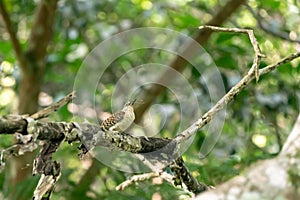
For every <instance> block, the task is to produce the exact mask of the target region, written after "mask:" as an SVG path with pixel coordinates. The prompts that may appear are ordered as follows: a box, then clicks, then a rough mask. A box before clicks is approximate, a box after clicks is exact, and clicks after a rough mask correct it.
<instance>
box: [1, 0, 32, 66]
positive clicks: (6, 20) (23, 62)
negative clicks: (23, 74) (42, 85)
mask: <svg viewBox="0 0 300 200" xmlns="http://www.w3.org/2000/svg"><path fill="white" fill-rule="evenodd" d="M0 12H1V15H2V18H3V21H4V23H5V26H6V30H7V32H8V34H9V36H10V39H11V43H12V45H13V48H14V51H15V54H16V57H17V59H18V61H19V62H20V63H19V64H20V67H21V69H22V70H23V71H26V70H27V69H28V64H27V62H26V59H25V56H24V53H23V51H22V47H21V45H20V42H19V40H18V38H17V34H16V31H15V30H14V28H13V24H12V22H11V20H10V18H9V15H8V13H7V10H6V8H5V5H4V1H3V0H0Z"/></svg>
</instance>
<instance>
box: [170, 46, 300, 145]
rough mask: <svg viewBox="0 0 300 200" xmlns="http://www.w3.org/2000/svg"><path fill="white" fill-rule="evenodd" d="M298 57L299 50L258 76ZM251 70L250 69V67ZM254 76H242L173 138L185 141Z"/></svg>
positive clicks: (268, 67) (269, 66)
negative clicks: (205, 111) (212, 105)
mask: <svg viewBox="0 0 300 200" xmlns="http://www.w3.org/2000/svg"><path fill="white" fill-rule="evenodd" d="M298 57H300V52H296V53H293V54H291V55H289V56H287V57H285V58H283V59H281V60H279V61H278V62H276V63H274V64H271V65H268V66H266V67H264V68H262V69H260V70H259V76H261V75H264V74H266V73H268V72H270V71H273V70H275V69H276V68H277V67H279V66H280V65H283V64H285V63H288V62H291V61H292V60H294V59H296V58H298ZM250 70H251V69H250ZM254 78H255V75H254V74H253V73H248V74H247V75H246V76H244V77H243V78H242V79H241V80H240V81H239V82H238V83H237V84H236V85H235V86H234V87H232V88H231V90H230V91H229V92H227V93H226V95H225V96H223V97H222V98H221V99H220V100H219V101H218V102H217V103H216V105H215V106H214V107H212V108H211V109H210V110H209V111H208V112H207V113H205V114H204V115H203V116H202V117H201V118H200V119H199V120H197V121H196V122H195V123H194V124H192V125H191V126H190V127H189V128H187V129H186V130H185V131H183V132H182V133H180V134H178V135H177V136H176V138H175V140H176V142H177V143H180V142H182V141H185V140H186V139H188V138H189V137H191V136H192V135H193V134H194V132H195V131H196V130H198V129H200V128H202V127H203V126H204V125H206V124H207V123H208V122H210V121H211V119H212V118H213V116H215V115H216V114H217V113H218V112H219V111H220V110H222V109H223V108H224V107H225V105H227V104H228V103H229V102H230V101H232V100H233V98H234V97H235V96H236V95H237V94H239V93H240V92H241V91H242V90H243V89H244V88H245V87H246V86H247V85H249V83H250V82H251V81H252V80H253V79H254Z"/></svg>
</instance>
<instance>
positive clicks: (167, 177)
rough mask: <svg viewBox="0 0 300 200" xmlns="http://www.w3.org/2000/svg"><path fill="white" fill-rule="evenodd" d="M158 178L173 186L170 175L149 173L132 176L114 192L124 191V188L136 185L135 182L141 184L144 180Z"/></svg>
mask: <svg viewBox="0 0 300 200" xmlns="http://www.w3.org/2000/svg"><path fill="white" fill-rule="evenodd" d="M156 177H160V178H162V179H163V180H165V181H167V182H169V183H171V184H172V185H173V176H172V175H171V174H168V173H166V172H149V173H145V174H138V175H134V176H132V177H131V178H130V179H129V180H126V181H124V182H122V183H121V184H120V185H118V186H117V187H116V190H124V189H125V188H126V187H128V186H130V185H132V184H134V183H136V182H141V181H144V180H149V179H151V178H156Z"/></svg>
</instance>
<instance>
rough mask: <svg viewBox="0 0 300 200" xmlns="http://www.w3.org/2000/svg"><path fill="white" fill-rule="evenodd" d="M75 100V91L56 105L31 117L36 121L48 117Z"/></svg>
mask: <svg viewBox="0 0 300 200" xmlns="http://www.w3.org/2000/svg"><path fill="white" fill-rule="evenodd" d="M74 98H75V91H73V92H71V93H70V94H68V95H66V96H65V97H64V98H62V99H61V100H59V101H58V102H56V103H55V104H53V105H51V106H49V107H47V108H44V109H43V110H40V111H38V112H36V113H34V114H32V115H30V117H31V118H33V119H35V120H37V119H41V118H45V117H48V116H49V115H50V114H51V113H53V112H55V111H57V110H58V109H60V108H61V107H62V106H64V105H65V104H67V103H69V102H70V101H72V100H73V99H74Z"/></svg>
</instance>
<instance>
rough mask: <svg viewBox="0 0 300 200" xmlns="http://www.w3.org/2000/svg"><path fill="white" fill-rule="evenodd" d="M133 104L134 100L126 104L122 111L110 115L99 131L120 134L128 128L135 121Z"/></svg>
mask: <svg viewBox="0 0 300 200" xmlns="http://www.w3.org/2000/svg"><path fill="white" fill-rule="evenodd" d="M134 102H135V100H134V101H132V102H128V103H126V104H125V106H124V108H123V109H122V110H120V111H118V112H116V113H114V114H112V115H111V116H110V117H108V118H107V119H105V120H104V121H103V122H102V124H101V129H102V130H103V131H116V132H121V131H125V130H126V129H127V128H129V126H130V125H131V124H132V123H133V121H134V119H135V114H134V109H133V104H134Z"/></svg>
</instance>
